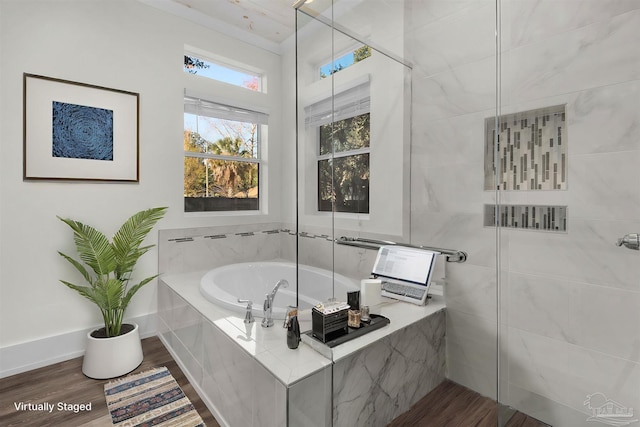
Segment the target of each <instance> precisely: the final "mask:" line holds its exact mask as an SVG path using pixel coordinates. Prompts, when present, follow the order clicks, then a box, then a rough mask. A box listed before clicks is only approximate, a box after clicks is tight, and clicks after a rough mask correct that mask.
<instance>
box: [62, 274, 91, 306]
mask: <svg viewBox="0 0 640 427" xmlns="http://www.w3.org/2000/svg"><path fill="white" fill-rule="evenodd" d="M60 282H62V283H64V284H65V285H67V286H68V287H69V288H71V289H73V290H74V291H77V292H78V293H79V294H80V295H82V296H83V297H85V298H86V299H88V300H89V301H91V302H93V303H94V304H98V299H97V298H96V292H95V290H94V289H93V288H90V287H88V286H79V285H74V284H73V283H70V282H67V281H65V280H60Z"/></svg>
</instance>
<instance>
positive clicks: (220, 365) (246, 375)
mask: <svg viewBox="0 0 640 427" xmlns="http://www.w3.org/2000/svg"><path fill="white" fill-rule="evenodd" d="M203 332H204V334H203V336H204V338H203V344H204V360H203V365H204V371H205V372H206V373H207V376H205V377H204V380H203V388H205V390H207V394H208V395H209V397H210V399H211V400H212V401H214V402H216V403H218V404H219V407H220V409H222V414H223V415H224V417H225V419H226V421H227V422H228V423H229V425H243V426H249V425H252V406H253V398H254V393H255V385H254V377H253V372H252V363H255V362H254V361H253V360H252V358H251V357H250V356H249V355H247V354H246V353H245V352H244V351H242V349H240V348H239V347H237V346H235V345H234V344H233V342H232V341H231V340H229V338H227V337H226V336H225V335H224V334H223V333H221V332H219V331H218V330H217V329H216V327H215V326H213V325H211V324H209V325H208V327H205V328H204V331H203ZM209 381H211V383H209Z"/></svg>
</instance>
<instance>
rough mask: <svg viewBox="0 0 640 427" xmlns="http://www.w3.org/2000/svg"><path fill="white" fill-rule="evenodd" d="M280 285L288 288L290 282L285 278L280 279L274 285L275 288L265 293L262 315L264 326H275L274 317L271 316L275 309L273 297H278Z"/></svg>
mask: <svg viewBox="0 0 640 427" xmlns="http://www.w3.org/2000/svg"><path fill="white" fill-rule="evenodd" d="M280 286H282V287H283V288H286V287H288V286H289V282H287V281H286V280H285V279H280V280H278V283H276V285H275V286H274V287H273V290H272V291H271V292H270V293H268V294H267V295H265V299H264V305H263V317H262V327H263V328H268V327H271V326H273V319H272V318H271V312H272V311H273V299H274V298H275V297H276V292H278V289H279V288H280Z"/></svg>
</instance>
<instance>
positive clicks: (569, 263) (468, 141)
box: [405, 0, 640, 427]
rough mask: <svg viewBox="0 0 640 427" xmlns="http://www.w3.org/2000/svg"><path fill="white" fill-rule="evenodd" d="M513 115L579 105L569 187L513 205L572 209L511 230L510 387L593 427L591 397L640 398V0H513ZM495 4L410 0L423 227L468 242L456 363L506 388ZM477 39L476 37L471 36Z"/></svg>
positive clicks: (551, 418)
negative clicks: (496, 185)
mask: <svg viewBox="0 0 640 427" xmlns="http://www.w3.org/2000/svg"><path fill="white" fill-rule="evenodd" d="M501 6H502V16H501V46H502V56H501V66H502V68H501V75H502V78H501V85H502V97H501V99H500V102H501V106H502V108H501V111H500V112H499V115H504V114H511V113H517V112H520V111H529V110H534V109H540V108H544V107H546V106H549V105H566V127H567V129H568V137H569V138H570V139H571V147H570V151H569V152H568V153H567V156H568V159H567V167H568V169H567V182H568V186H567V189H566V191H511V190H510V191H508V192H502V193H501V202H502V203H503V204H507V205H525V206H526V205H536V206H542V205H544V206H549V205H550V206H567V215H568V220H569V227H568V230H567V232H566V233H539V232H526V233H525V232H522V231H520V230H515V229H502V230H501V232H500V236H499V239H500V240H499V241H500V245H501V254H500V255H501V257H502V259H501V265H502V268H503V271H502V272H501V287H500V289H499V292H500V294H499V295H500V307H501V312H500V319H501V321H502V324H501V330H500V332H501V338H502V341H501V343H502V348H501V351H502V354H501V356H502V357H501V358H500V360H501V363H502V364H501V371H500V380H501V382H500V385H501V394H500V399H501V401H503V402H506V403H508V404H511V405H513V406H514V407H515V408H517V409H519V410H521V411H523V412H525V413H527V414H530V415H532V416H534V417H536V418H539V419H541V420H543V421H545V422H547V423H550V424H552V425H556V426H567V427H572V426H584V425H586V424H587V423H586V419H587V417H588V416H590V415H591V413H590V411H589V410H588V409H587V408H586V407H585V406H584V404H583V403H584V401H585V400H586V396H587V395H588V394H592V393H594V392H598V391H599V392H602V393H604V394H605V395H606V396H607V398H610V399H613V400H615V401H616V402H619V403H620V404H622V405H624V406H626V407H632V408H635V411H636V412H637V408H640V388H638V384H640V356H639V353H638V351H637V348H638V343H640V318H639V316H640V311H639V310H638V307H640V281H639V280H638V277H640V263H638V257H637V256H638V254H637V253H634V251H630V250H621V249H624V248H616V247H615V246H614V244H613V242H615V240H616V238H618V237H621V236H622V235H624V234H626V233H629V232H633V230H638V229H640V221H639V218H640V181H639V179H640V178H639V176H638V173H637V165H638V164H640V150H639V148H638V141H640V127H639V126H638V123H639V122H638V99H640V74H639V68H638V67H637V64H638V63H639V61H640V57H639V55H640V51H638V49H634V48H633V46H637V45H638V44H640V32H638V28H639V27H640V10H639V8H640V3H639V2H637V1H635V0H633V1H619V0H602V1H589V0H579V1H556V0H518V1H512V0H502V1H501ZM494 22H495V2H493V1H482V0H480V1H467V2H448V1H433V2H409V3H408V9H407V13H406V14H405V25H406V26H407V28H408V32H407V34H406V38H405V41H406V42H407V44H406V47H405V55H406V57H407V58H410V59H411V60H412V61H413V63H414V64H415V67H414V75H413V79H412V81H413V99H414V103H413V120H412V123H413V138H412V141H413V142H412V144H413V145H412V168H411V169H412V179H411V182H412V186H413V188H412V209H411V210H412V218H411V224H412V230H411V231H412V236H411V237H412V240H415V241H424V242H429V243H430V244H434V245H441V246H448V247H459V248H462V249H464V250H466V251H467V252H468V255H469V257H468V260H467V261H466V262H465V263H464V264H457V263H448V264H446V268H447V272H446V273H447V286H446V288H445V295H446V299H447V371H448V376H449V378H451V379H452V380H454V381H456V382H458V383H460V384H463V385H465V386H468V387H470V388H472V389H474V390H476V391H479V392H480V393H482V394H485V395H488V396H492V397H496V394H497V390H496V381H495V378H496V375H497V372H496V362H495V361H496V358H497V353H496V345H495V344H496V340H495V339H496V336H497V328H496V324H497V319H498V311H497V310H498V306H497V304H496V296H497V291H498V289H496V279H495V276H496V267H495V266H496V257H495V251H496V243H495V242H496V230H495V229H494V228H489V227H484V221H483V206H484V205H485V204H493V203H494V202H495V201H496V200H495V199H494V197H495V195H494V192H489V191H485V190H484V178H485V174H484V166H485V165H484V138H483V135H484V131H485V129H484V121H485V119H486V118H487V117H492V116H495V115H496V111H495V104H496V98H495V91H496V87H495V72H496V58H495V46H496V39H495V26H494ZM470 40H473V43H470V42H469V41H470Z"/></svg>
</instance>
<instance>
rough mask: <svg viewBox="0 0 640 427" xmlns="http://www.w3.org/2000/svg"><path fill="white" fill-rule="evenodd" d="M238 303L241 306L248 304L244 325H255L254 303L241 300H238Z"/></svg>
mask: <svg viewBox="0 0 640 427" xmlns="http://www.w3.org/2000/svg"><path fill="white" fill-rule="evenodd" d="M238 302H239V303H240V304H247V312H246V313H245V316H244V323H253V322H254V319H253V311H252V308H253V301H250V300H248V299H240V298H238Z"/></svg>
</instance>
